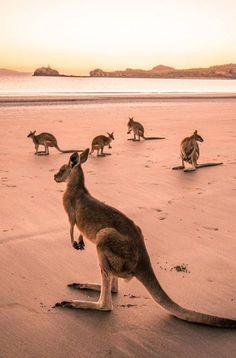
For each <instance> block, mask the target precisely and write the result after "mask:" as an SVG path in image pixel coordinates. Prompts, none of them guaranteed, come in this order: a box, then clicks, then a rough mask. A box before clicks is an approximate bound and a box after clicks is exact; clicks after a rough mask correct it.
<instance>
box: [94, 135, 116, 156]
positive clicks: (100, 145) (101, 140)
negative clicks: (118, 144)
mask: <svg viewBox="0 0 236 358" xmlns="http://www.w3.org/2000/svg"><path fill="white" fill-rule="evenodd" d="M107 134H108V137H106V136H105V135H98V136H97V137H95V138H94V139H93V140H92V144H91V152H90V154H92V153H93V152H94V150H95V149H96V150H97V156H98V157H99V156H100V157H105V156H106V155H110V153H104V152H103V149H104V147H105V146H107V145H108V148H112V146H111V144H110V143H111V142H112V141H113V140H114V139H115V138H114V133H113V132H112V133H107ZM99 150H100V154H99Z"/></svg>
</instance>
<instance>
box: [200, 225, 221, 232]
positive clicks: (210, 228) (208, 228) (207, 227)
mask: <svg viewBox="0 0 236 358" xmlns="http://www.w3.org/2000/svg"><path fill="white" fill-rule="evenodd" d="M203 228H204V229H206V230H214V231H218V230H219V229H218V227H212V226H203Z"/></svg>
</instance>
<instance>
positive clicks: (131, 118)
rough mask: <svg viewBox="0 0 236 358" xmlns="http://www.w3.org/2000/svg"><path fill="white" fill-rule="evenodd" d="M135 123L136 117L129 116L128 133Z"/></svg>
mask: <svg viewBox="0 0 236 358" xmlns="http://www.w3.org/2000/svg"><path fill="white" fill-rule="evenodd" d="M133 123H134V117H129V122H128V123H127V125H128V132H127V134H129V133H130V132H131V130H132V125H133Z"/></svg>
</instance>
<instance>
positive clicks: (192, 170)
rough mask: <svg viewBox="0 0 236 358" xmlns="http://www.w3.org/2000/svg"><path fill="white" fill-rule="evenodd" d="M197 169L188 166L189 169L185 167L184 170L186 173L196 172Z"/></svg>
mask: <svg viewBox="0 0 236 358" xmlns="http://www.w3.org/2000/svg"><path fill="white" fill-rule="evenodd" d="M195 170H196V168H187V169H184V172H185V173H188V172H194V171H195Z"/></svg>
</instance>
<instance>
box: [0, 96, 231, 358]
mask: <svg viewBox="0 0 236 358" xmlns="http://www.w3.org/2000/svg"><path fill="white" fill-rule="evenodd" d="M128 116H134V118H135V119H136V120H139V121H141V122H142V123H143V124H144V126H145V128H146V135H147V136H148V135H150V136H165V137H166V140H160V141H147V142H145V141H143V142H140V143H134V142H131V141H127V134H126V131H127V126H126V124H127V120H128ZM0 129H1V141H0V159H1V165H0V186H1V206H0V212H1V226H0V232H1V237H0V277H1V301H0V357H1V358H38V357H40V358H41V357H50V358H54V357H56V358H65V357H68V358H74V357H75V358H78V357H82V358H84V357H145V358H146V357H149V358H151V357H161V358H169V357H181V358H182V357H186V358H189V357H191V358H194V357H214V358H215V357H221V358H222V357H225V358H226V357H227V358H228V357H233V356H234V357H235V352H236V339H235V330H230V329H217V328H209V327H203V326H200V325H194V324H189V323H186V322H183V321H180V320H178V319H175V318H172V317H171V316H169V315H168V314H167V313H166V311H164V310H163V309H161V308H160V307H159V306H158V305H157V304H156V303H155V302H154V301H153V300H152V299H151V298H150V296H149V294H148V292H147V291H146V290H145V288H144V287H143V286H141V284H140V283H139V282H138V281H137V280H136V279H133V280H132V281H130V282H128V283H127V282H124V281H123V280H120V284H119V293H118V294H117V295H114V310H113V312H111V313H104V312H92V311H82V310H81V311H74V310H68V309H59V308H57V309H53V308H52V306H53V305H54V304H55V302H57V301H61V300H64V299H71V298H81V299H90V300H91V299H97V294H96V293H92V292H89V291H87V292H85V291H84V292H83V291H76V290H72V289H69V288H68V287H67V286H66V285H67V283H69V282H76V281H77V282H96V281H99V270H98V267H97V258H96V250H95V247H94V246H93V245H92V244H90V243H89V242H88V241H86V249H85V251H83V252H78V251H76V250H73V249H72V248H71V245H70V239H69V225H68V220H67V216H66V213H65V212H64V209H63V207H62V192H63V191H64V189H65V185H64V184H57V183H55V182H54V180H53V175H54V173H55V172H56V171H57V169H58V168H59V167H60V166H61V165H62V164H64V163H66V162H67V160H68V157H69V155H68V154H60V153H58V152H57V151H56V150H55V149H51V150H50V155H49V156H48V157H37V156H35V155H34V154H33V153H34V147H33V143H32V141H31V140H29V139H28V138H26V135H27V134H28V132H29V130H37V131H38V132H41V131H48V132H52V133H53V134H54V135H56V137H57V139H58V142H59V145H60V146H61V147H62V148H63V149H69V148H73V147H75V148H86V147H88V146H89V144H90V142H91V140H92V138H93V137H94V136H95V135H97V134H102V133H106V132H107V131H114V133H115V141H114V143H113V148H112V149H111V153H112V155H111V156H109V157H106V158H97V157H95V156H92V157H90V158H89V161H88V162H87V163H86V164H85V166H84V172H85V176H86V184H87V187H88V189H89V191H90V192H91V193H92V194H93V195H94V196H96V197H97V198H98V199H100V200H102V201H105V202H107V203H109V204H110V205H113V206H115V207H117V208H118V209H120V210H121V211H123V212H124V213H125V214H127V215H128V216H129V217H131V218H132V219H133V220H134V221H135V222H136V223H137V224H138V225H139V226H140V227H141V228H142V231H143V233H144V236H145V240H146V245H147V248H148V251H149V253H150V256H151V261H152V263H153V267H154V270H155V272H156V274H157V276H158V278H159V280H160V282H161V284H162V286H163V287H164V288H165V290H166V291H167V292H168V294H169V295H170V296H171V297H172V298H173V299H174V300H175V301H176V302H178V303H179V304H181V305H183V306H185V307H186V308H190V309H194V310H199V311H202V312H205V313H210V314H216V315H220V316H225V317H228V318H234V319H236V285H235V276H236V260H235V252H236V242H235V237H236V235H235V234H236V222H235V211H236V200H235V195H236V170H235V169H236V151H235V140H236V100H235V99H227V98H225V99H212V98H211V99H204V100H199V99H198V100H194V99H183V100H182V101H179V100H175V99H174V98H173V99H171V100H169V101H164V100H161V99H160V100H158V101H153V102H152V103H150V102H145V99H143V100H142V101H141V100H139V101H136V103H135V102H134V103H131V102H130V103H119V101H117V102H116V103H115V102H114V103H110V104H106V103H105V102H102V103H94V104H92V103H91V104H87V105H83V104H80V105H79V104H76V105H69V104H68V105H62V104H61V105H57V106H55V105H51V106H45V105H38V106H37V105H34V106H32V105H31V106H29V105H28V106H26V105H23V106H6V104H5V105H4V106H2V107H1V108H0ZM195 129H198V130H199V133H200V134H201V135H202V136H203V137H204V139H205V142H204V143H202V144H200V146H201V157H200V162H205V161H207V162H209V161H223V162H224V165H223V166H220V167H213V168H203V169H199V170H198V171H197V172H195V173H183V172H175V171H172V170H171V167H172V166H175V165H179V164H180V160H179V143H180V141H181V139H182V138H183V137H184V136H186V135H190V134H191V133H192V131H193V130H195ZM183 264H184V265H185V266H186V269H185V270H183V272H182V270H176V269H175V268H174V267H175V266H181V265H183Z"/></svg>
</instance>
